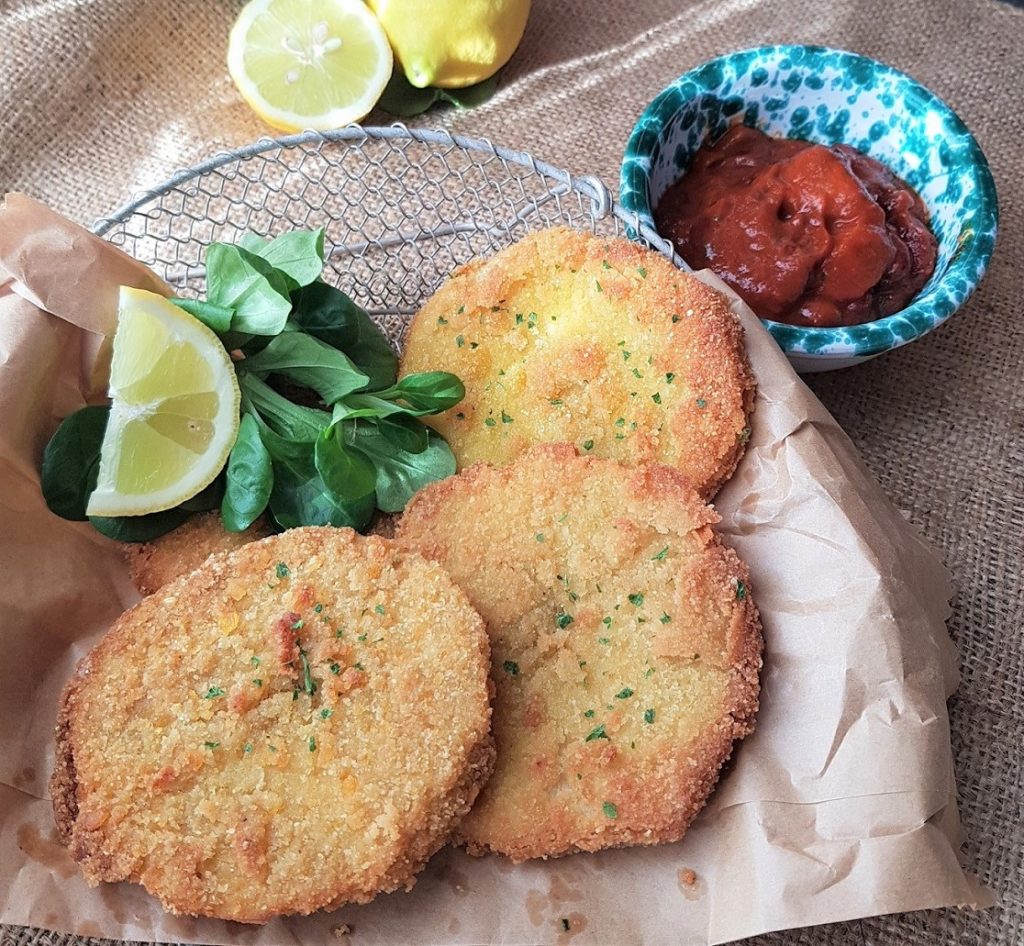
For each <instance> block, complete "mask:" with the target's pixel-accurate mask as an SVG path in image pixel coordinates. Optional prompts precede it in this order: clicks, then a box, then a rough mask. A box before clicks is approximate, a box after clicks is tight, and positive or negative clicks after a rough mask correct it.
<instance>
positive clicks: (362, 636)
mask: <svg viewBox="0 0 1024 946" xmlns="http://www.w3.org/2000/svg"><path fill="white" fill-rule="evenodd" d="M366 637H367V635H366V634H360V635H359V636H358V637H357V638H356V640H357V641H359V643H360V644H362V643H363V642H364V641H365V640H366Z"/></svg>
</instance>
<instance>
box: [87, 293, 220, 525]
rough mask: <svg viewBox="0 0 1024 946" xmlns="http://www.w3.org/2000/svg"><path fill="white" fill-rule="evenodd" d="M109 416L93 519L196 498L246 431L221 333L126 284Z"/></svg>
mask: <svg viewBox="0 0 1024 946" xmlns="http://www.w3.org/2000/svg"><path fill="white" fill-rule="evenodd" d="M110 398H111V407H110V419H109V421H108V422H107V430H106V433H105V434H104V437H103V446H102V448H101V451H100V469H99V477H98V479H97V483H96V489H95V490H94V491H93V493H92V495H91V496H90V497H89V505H88V506H87V508H86V513H87V514H88V515H90V516H140V515H144V514H146V513H150V512H159V511H160V510H162V509H171V508H173V507H174V506H177V505H178V504H180V503H182V502H184V501H185V500H186V499H190V498H191V497H193V496H195V495H196V493H198V492H199V491H200V490H202V489H204V488H205V487H206V486H208V485H209V484H210V483H211V482H212V481H213V479H214V478H215V477H216V476H217V474H218V473H219V472H220V471H221V469H222V468H223V466H224V463H225V461H226V460H227V457H228V454H229V453H230V452H231V447H232V446H233V445H234V442H235V437H236V436H237V434H238V422H239V413H238V405H239V391H238V380H237V379H236V377H235V370H234V367H233V365H232V363H231V357H230V356H229V355H228V353H227V351H225V349H224V346H223V345H222V344H221V342H220V339H218V338H217V336H216V335H215V334H214V333H213V332H212V331H211V330H210V329H208V328H207V327H206V326H205V325H203V324H202V322H200V321H198V320H197V319H194V318H193V317H192V316H191V315H189V314H188V313H186V312H183V311H182V310H181V309H179V308H178V307H177V306H175V305H173V304H172V303H170V302H168V301H167V300H166V299H165V298H163V296H159V295H157V294H156V293H153V292H146V291H145V290H142V289H129V288H127V287H124V286H122V287H121V296H120V304H119V310H118V319H117V330H116V332H115V333H114V356H113V360H112V362H111V366H110Z"/></svg>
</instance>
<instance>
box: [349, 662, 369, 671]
mask: <svg viewBox="0 0 1024 946" xmlns="http://www.w3.org/2000/svg"><path fill="white" fill-rule="evenodd" d="M352 666H353V667H355V668H356V670H365V669H366V668H365V667H364V666H363V665H362V663H354V664H352Z"/></svg>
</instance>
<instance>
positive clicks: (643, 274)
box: [636, 266, 647, 279]
mask: <svg viewBox="0 0 1024 946" xmlns="http://www.w3.org/2000/svg"><path fill="white" fill-rule="evenodd" d="M636 271H637V272H638V273H639V274H640V278H641V279H646V278H647V269H646V267H644V266H637V268H636Z"/></svg>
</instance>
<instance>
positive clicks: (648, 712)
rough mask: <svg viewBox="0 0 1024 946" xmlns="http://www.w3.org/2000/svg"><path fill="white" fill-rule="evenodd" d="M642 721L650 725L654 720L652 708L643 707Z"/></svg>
mask: <svg viewBox="0 0 1024 946" xmlns="http://www.w3.org/2000/svg"><path fill="white" fill-rule="evenodd" d="M644 722H645V723H647V725H648V726H650V725H651V723H653V722H654V710H653V709H645V710H644Z"/></svg>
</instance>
